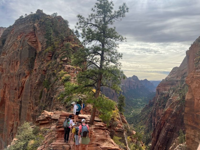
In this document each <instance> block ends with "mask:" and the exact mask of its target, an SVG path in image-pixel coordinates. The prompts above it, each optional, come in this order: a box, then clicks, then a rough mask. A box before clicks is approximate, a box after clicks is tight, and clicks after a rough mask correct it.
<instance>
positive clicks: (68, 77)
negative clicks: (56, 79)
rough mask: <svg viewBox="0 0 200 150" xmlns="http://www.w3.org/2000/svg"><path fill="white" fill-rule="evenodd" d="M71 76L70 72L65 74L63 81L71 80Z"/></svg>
mask: <svg viewBox="0 0 200 150" xmlns="http://www.w3.org/2000/svg"><path fill="white" fill-rule="evenodd" d="M70 79H71V76H70V75H69V74H66V75H64V76H63V77H62V78H61V80H62V82H63V83H65V82H68V81H70Z"/></svg>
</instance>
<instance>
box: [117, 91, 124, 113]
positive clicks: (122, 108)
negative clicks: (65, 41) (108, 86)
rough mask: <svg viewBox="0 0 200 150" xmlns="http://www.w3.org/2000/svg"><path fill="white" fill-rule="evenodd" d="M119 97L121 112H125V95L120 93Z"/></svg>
mask: <svg viewBox="0 0 200 150" xmlns="http://www.w3.org/2000/svg"><path fill="white" fill-rule="evenodd" d="M118 99H119V102H118V109H119V112H121V113H123V112H124V106H125V97H124V96H123V95H120V96H119V98H118Z"/></svg>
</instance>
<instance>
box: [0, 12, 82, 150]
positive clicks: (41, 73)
mask: <svg viewBox="0 0 200 150" xmlns="http://www.w3.org/2000/svg"><path fill="white" fill-rule="evenodd" d="M77 43H78V40H77V39H76V38H75V37H74V35H73V33H72V31H71V30H70V29H69V28H68V25H67V22H66V21H65V20H63V19H62V18H61V17H60V16H58V17H51V16H49V15H46V14H44V13H43V12H42V11H41V10H38V11H37V12H36V14H30V15H28V16H27V17H25V18H20V19H18V20H17V21H16V22H15V23H14V25H13V26H10V27H9V28H7V29H6V30H5V31H4V32H3V35H2V36H1V38H0V149H2V148H4V147H5V146H6V145H8V144H9V143H10V142H11V141H12V139H13V138H14V136H15V134H16V132H17V127H18V126H19V125H21V124H22V123H23V122H24V121H34V120H35V119H36V117H37V116H38V115H39V114H40V112H41V111H42V110H43V109H46V110H51V109H53V107H56V101H55V98H56V95H57V94H58V93H59V92H60V91H61V90H62V87H60V86H59V85H60V81H59V78H58V74H59V71H60V70H62V69H64V70H66V71H68V73H69V74H70V75H71V76H72V77H73V74H75V73H76V72H77V70H76V69H74V68H73V67H71V68H70V67H69V65H68V64H69V63H70V61H69V54H70V53H71V52H74V51H76V49H77V48H78V47H79V46H78V44H77ZM66 45H67V46H66ZM66 65H68V66H66Z"/></svg>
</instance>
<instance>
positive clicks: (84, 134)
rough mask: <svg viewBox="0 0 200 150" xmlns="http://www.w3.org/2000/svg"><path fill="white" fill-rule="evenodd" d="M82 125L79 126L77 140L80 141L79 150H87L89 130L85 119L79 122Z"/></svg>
mask: <svg viewBox="0 0 200 150" xmlns="http://www.w3.org/2000/svg"><path fill="white" fill-rule="evenodd" d="M81 122H82V124H81V125H80V126H79V132H78V135H79V139H80V141H81V142H80V148H81V150H83V149H85V150H87V149H88V144H89V143H90V130H89V126H88V125H87V124H86V123H85V122H86V121H85V119H82V120H81Z"/></svg>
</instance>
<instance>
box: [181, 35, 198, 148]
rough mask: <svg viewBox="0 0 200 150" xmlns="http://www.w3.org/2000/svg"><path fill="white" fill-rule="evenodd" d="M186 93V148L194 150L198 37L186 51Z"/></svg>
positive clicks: (195, 138)
mask: <svg viewBox="0 0 200 150" xmlns="http://www.w3.org/2000/svg"><path fill="white" fill-rule="evenodd" d="M187 58H188V77H187V78H186V83H187V84H188V93H187V95H186V103H185V118H184V121H185V126H186V145H187V147H188V150H196V149H197V147H198V145H199V143H200V109H199V107H200V63H199V61H200V37H199V38H198V39H197V40H196V41H195V42H194V43H193V44H192V46H191V47H190V49H189V51H188V52H187Z"/></svg>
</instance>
